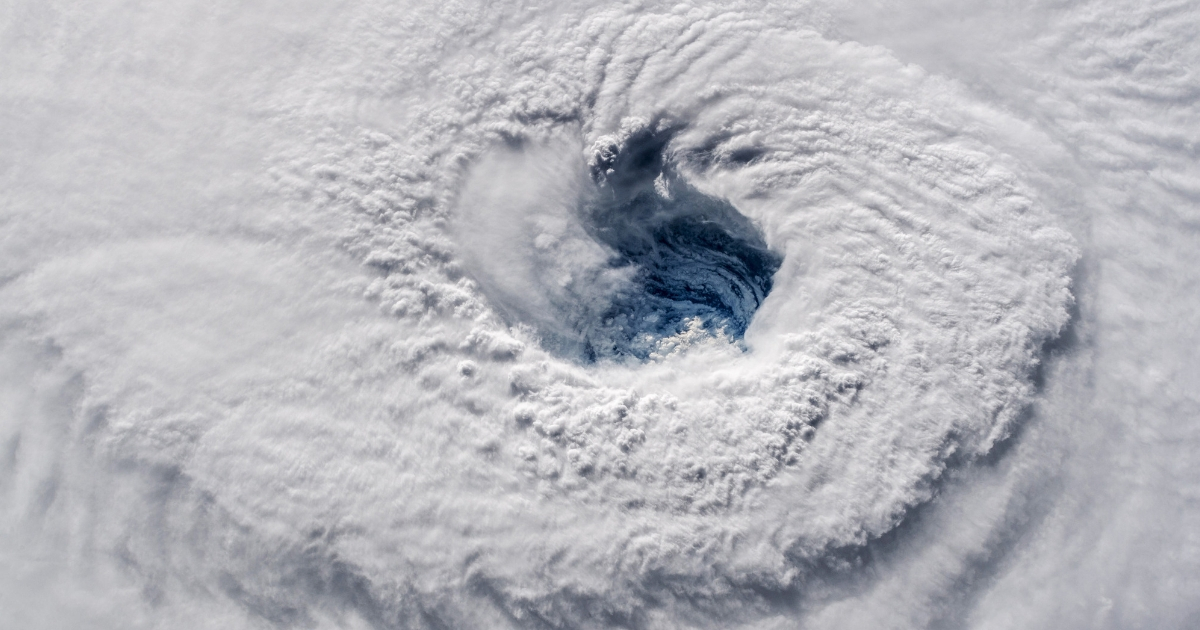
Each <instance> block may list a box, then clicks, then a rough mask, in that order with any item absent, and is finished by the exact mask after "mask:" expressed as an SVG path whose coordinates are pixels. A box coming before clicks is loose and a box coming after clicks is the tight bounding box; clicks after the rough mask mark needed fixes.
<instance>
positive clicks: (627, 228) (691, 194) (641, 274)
mask: <svg viewBox="0 0 1200 630" xmlns="http://www.w3.org/2000/svg"><path fill="white" fill-rule="evenodd" d="M670 133H671V132H670V131H669V130H668V131H666V132H654V131H650V130H645V131H641V132H637V133H635V134H633V135H631V136H630V137H629V139H628V140H627V141H626V142H625V145H624V146H622V147H619V148H617V150H616V151H612V152H610V153H609V154H607V155H606V156H605V159H602V160H596V161H595V162H594V164H593V170H592V178H593V181H594V183H595V187H596V188H595V191H594V193H595V194H594V195H592V197H591V198H590V199H588V200H587V201H586V202H585V203H584V205H583V208H582V211H581V214H582V221H583V224H584V229H585V230H586V231H587V232H588V234H589V235H590V236H591V237H592V238H593V239H595V240H596V241H597V242H599V243H601V244H602V245H604V246H606V247H607V248H608V249H609V250H611V252H612V253H613V255H612V258H611V260H610V261H609V264H610V265H611V266H613V267H623V268H629V269H630V270H631V271H632V282H631V283H630V285H629V286H628V287H627V288H626V289H625V290H623V291H622V292H621V293H619V294H618V295H614V296H612V299H611V303H610V304H609V306H608V308H607V309H606V310H605V311H604V312H601V313H592V314H590V317H589V318H588V319H589V320H590V321H589V320H582V321H578V322H576V323H575V326H574V328H575V329H576V330H577V331H578V332H579V334H580V335H581V336H582V354H583V358H584V359H585V360H587V361H595V360H597V359H598V358H603V357H607V356H613V357H621V356H630V357H636V358H638V359H643V360H644V359H646V358H648V357H649V356H650V354H651V353H652V352H653V351H654V350H655V348H656V347H657V343H658V341H659V340H661V339H664V338H667V337H671V336H673V335H677V334H679V333H681V332H683V331H684V330H685V329H688V328H689V327H695V326H696V323H697V322H698V323H699V325H700V326H701V327H702V328H703V329H704V330H706V331H708V332H709V333H711V334H721V335H724V336H725V337H726V338H729V339H731V340H733V341H736V340H740V339H741V337H742V335H743V334H744V333H745V331H746V328H747V326H749V324H750V320H751V318H752V317H753V316H754V312H755V311H756V310H757V309H758V307H759V305H760V304H762V302H763V300H764V299H765V298H766V297H767V294H768V293H770V291H771V286H772V278H773V276H774V274H775V272H776V271H777V270H778V269H779V266H780V264H781V262H782V257H781V256H779V255H778V254H776V253H775V252H772V251H771V250H770V249H769V248H768V247H767V244H766V242H765V241H764V239H763V237H762V234H761V233H760V232H759V231H758V230H757V228H756V227H755V226H754V225H753V223H752V222H751V221H750V220H749V219H748V218H746V217H745V216H743V215H742V214H741V213H739V212H738V211H737V209H736V208H735V207H734V206H733V205H732V204H731V203H729V202H728V201H726V200H724V199H720V198H717V197H712V196H709V195H705V194H703V193H702V192H700V191H699V190H697V189H695V188H694V187H692V186H690V185H689V184H688V183H687V182H686V181H684V180H683V178H682V177H680V176H679V175H678V174H677V173H675V172H674V169H673V168H672V166H671V164H670V161H669V160H668V159H667V156H666V154H665V150H666V147H667V144H668V142H669V139H670Z"/></svg>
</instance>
